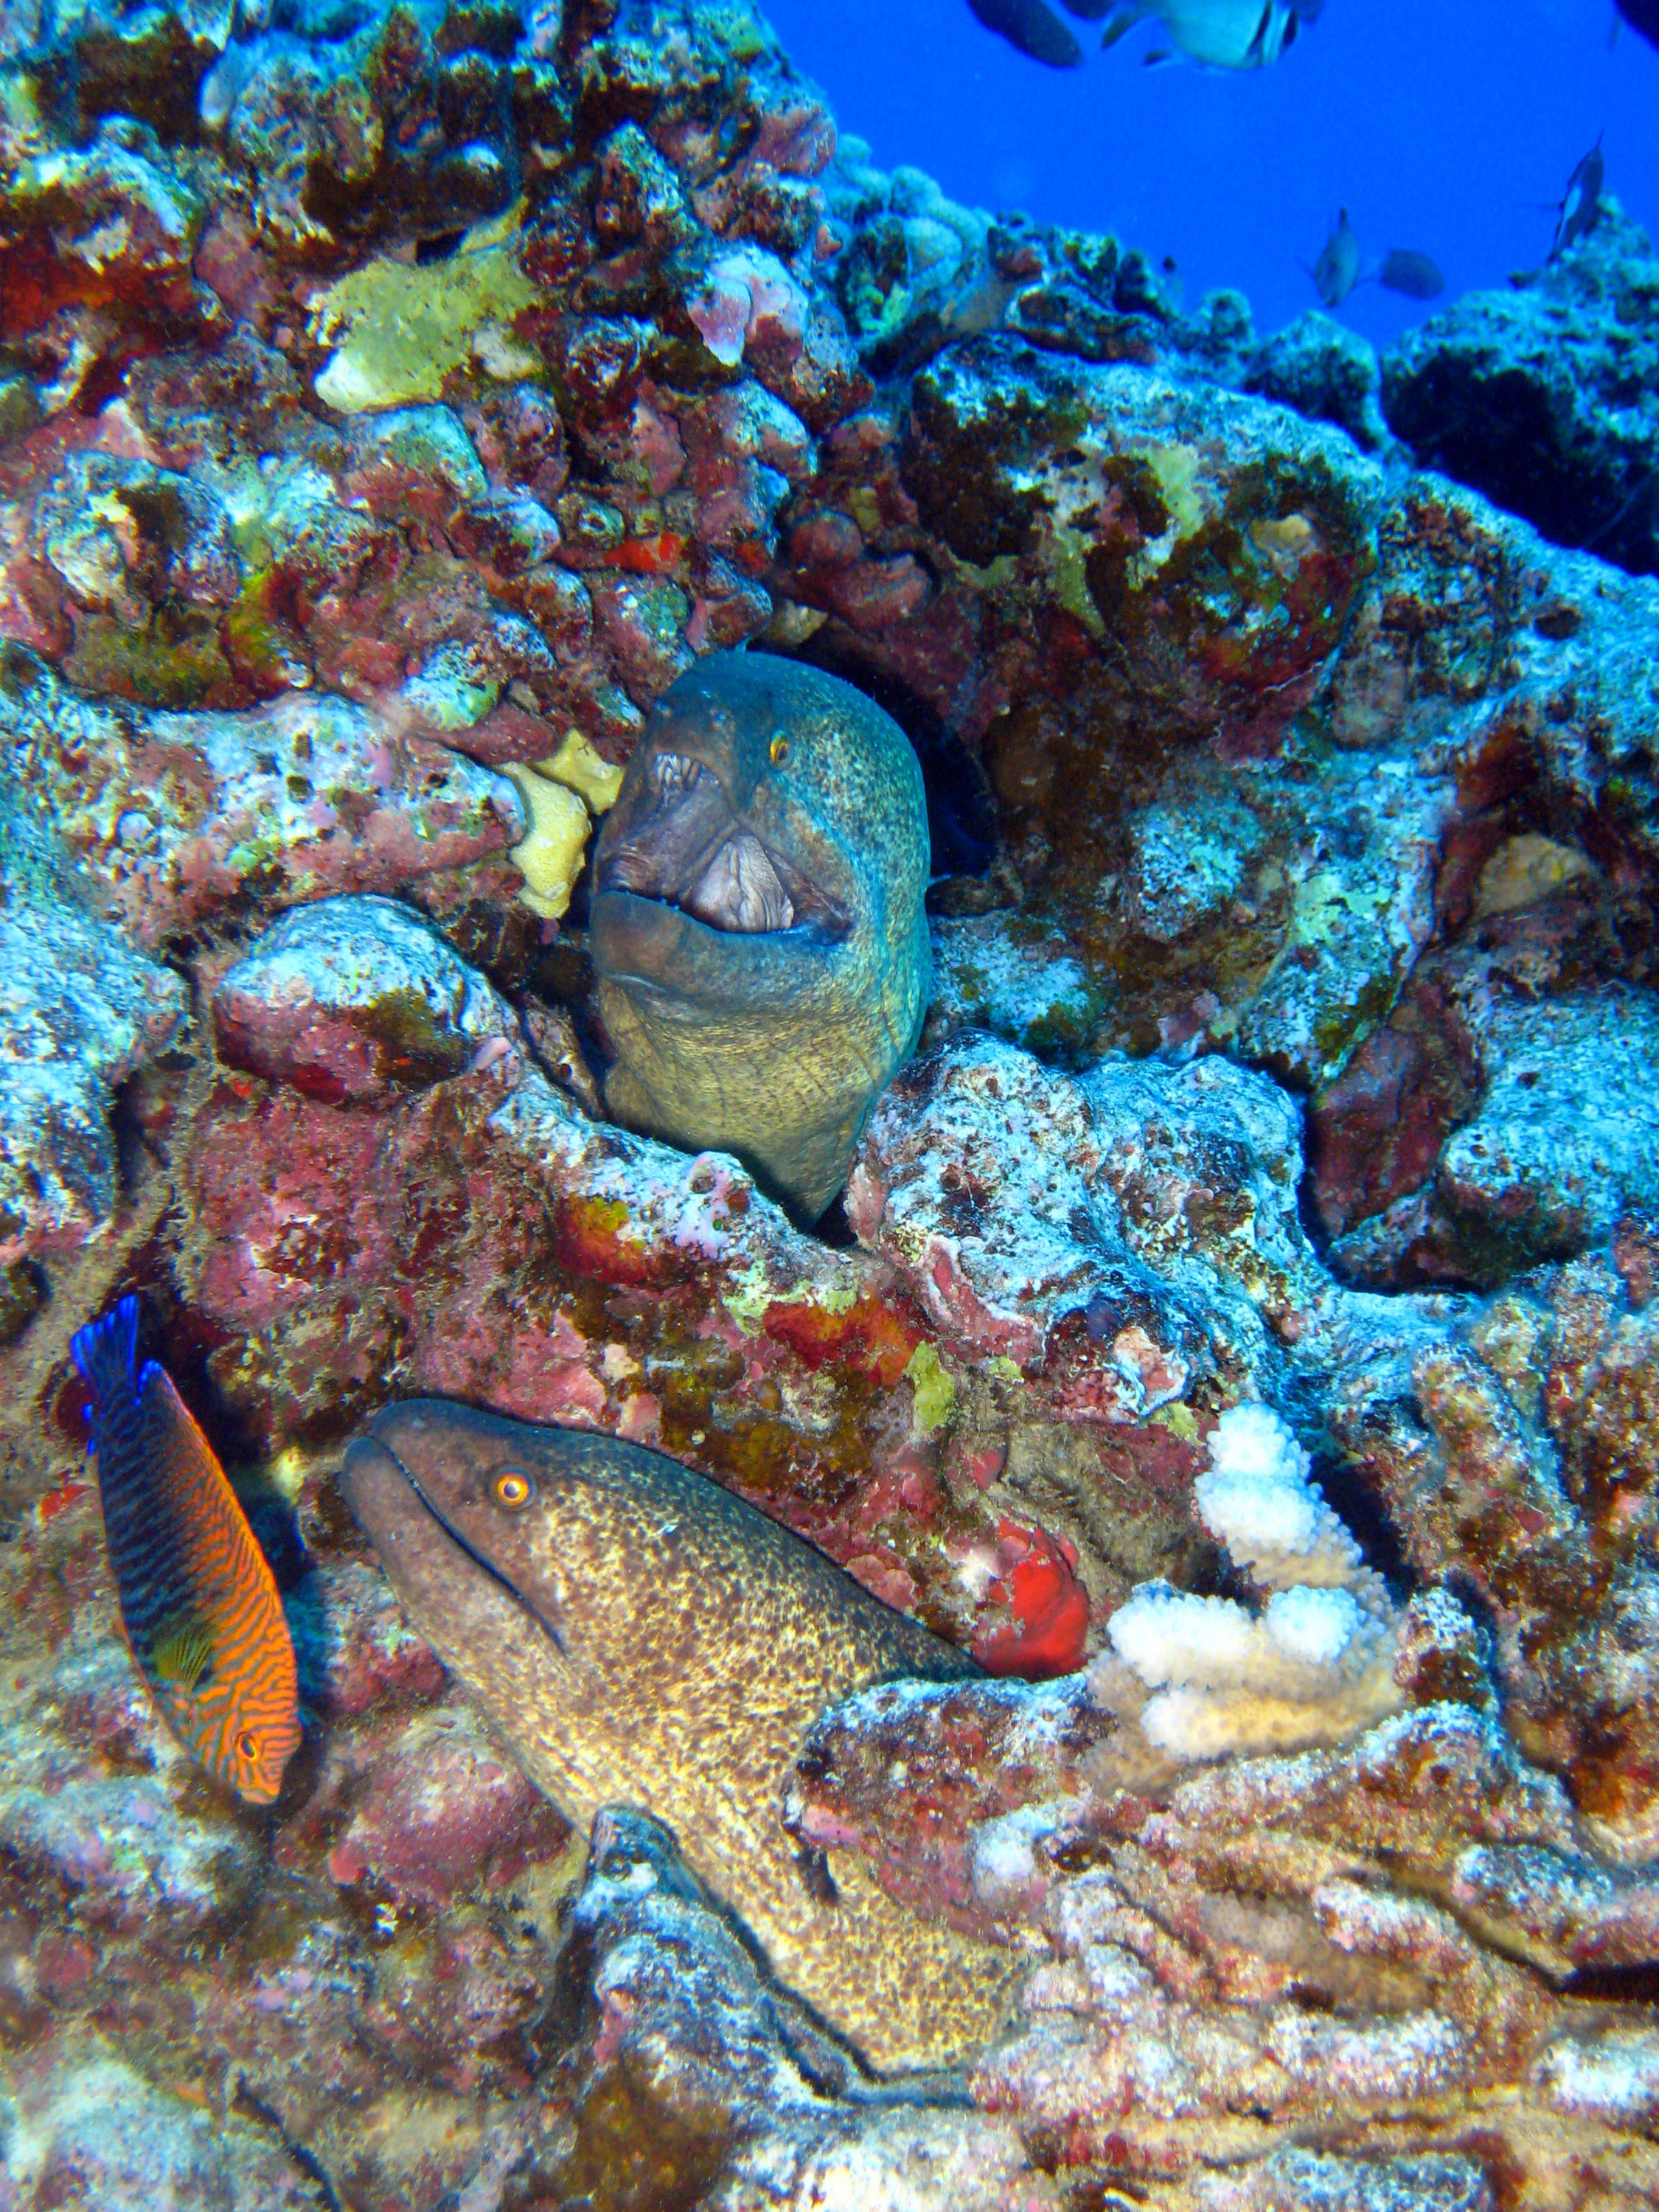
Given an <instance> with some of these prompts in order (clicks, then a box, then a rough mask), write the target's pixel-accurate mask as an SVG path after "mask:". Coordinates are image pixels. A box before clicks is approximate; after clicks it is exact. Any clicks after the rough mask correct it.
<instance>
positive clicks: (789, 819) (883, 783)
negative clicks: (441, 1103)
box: [589, 653, 928, 1221]
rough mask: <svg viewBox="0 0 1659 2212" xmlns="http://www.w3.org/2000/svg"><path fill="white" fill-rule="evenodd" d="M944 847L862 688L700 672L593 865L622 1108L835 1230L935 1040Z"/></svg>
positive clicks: (805, 678) (917, 776)
mask: <svg viewBox="0 0 1659 2212" xmlns="http://www.w3.org/2000/svg"><path fill="white" fill-rule="evenodd" d="M927 850H928V848H927V805H926V802H925V800H924V799H923V795H922V786H921V769H920V768H919V767H918V765H917V763H916V757H915V754H914V752H912V750H911V749H910V745H909V742H908V739H907V738H906V737H905V735H904V732H903V731H902V730H901V729H900V728H899V726H898V725H897V723H896V722H895V721H893V720H891V718H890V716H888V715H886V714H884V713H883V712H882V710H881V708H879V707H877V706H874V705H872V702H870V701H869V700H868V699H866V697H865V696H863V694H862V693H861V692H859V691H855V690H854V689H853V688H852V686H851V685H850V684H842V683H841V682H839V681H838V680H837V679H836V678H835V677H833V676H825V675H823V674H822V673H821V672H820V671H818V670H817V669H816V668H806V667H803V666H800V665H798V664H797V663H795V662H793V661H788V660H781V659H776V658H775V657H773V656H771V655H769V654H766V653H713V654H710V655H709V657H708V659H705V660H701V661H699V662H698V663H697V665H696V667H695V668H692V669H689V670H688V671H686V673H685V674H684V676H682V677H681V678H680V679H679V681H678V683H677V684H673V685H672V686H671V688H670V689H669V690H667V691H665V693H664V694H663V696H662V697H661V698H660V699H659V701H658V702H657V703H656V706H655V707H654V708H653V709H652V714H651V719H650V720H649V721H648V722H647V725H646V728H645V733H644V735H643V737H642V738H641V740H640V744H639V746H638V749H637V750H636V751H635V755H634V757H633V759H632V760H631V761H630V762H629V768H628V773H627V775H626V776H625V777H624V778H623V787H622V790H621V793H619V795H618V797H617V804H616V805H615V806H614V807H613V808H612V809H611V812H610V813H609V814H608V815H607V816H606V817H605V826H604V829H602V830H601V832H600V835H599V843H598V847H597V848H596V850H595V854H594V863H593V897H592V915H591V925H590V933H589V934H590V942H591V945H592V954H593V962H594V966H595V968H596V969H597V970H598V973H599V1013H600V1018H601V1019H602V1020H603V1022H604V1024H605V1030H606V1033H607V1034H608V1036H609V1037H610V1040H611V1046H612V1048H613V1050H614V1051H615V1053H616V1055H617V1057H616V1063H615V1065H614V1066H612V1068H611V1073H610V1075H609V1076H608V1078H607V1079H606V1082H605V1103H606V1104H607V1105H608V1106H609V1108H610V1109H611V1113H612V1114H613V1115H615V1116H616V1117H617V1120H618V1121H623V1122H625V1123H626V1124H627V1125H628V1126H629V1127H630V1128H635V1129H641V1130H643V1131H645V1132H646V1133H648V1134H650V1135H652V1136H658V1137H665V1138H667V1139H668V1140H669V1141H670V1142H671V1143H672V1144H676V1145H682V1146H686V1147H687V1148H688V1149H690V1150H693V1151H702V1150H703V1149H704V1148H705V1147H718V1148H720V1150H723V1151H726V1152H736V1153H737V1154H738V1157H739V1158H741V1159H742V1160H743V1161H744V1163H745V1164H746V1165H747V1166H748V1167H749V1168H750V1170H751V1171H752V1172H753V1173H754V1174H755V1175H756V1176H757V1177H758V1178H759V1180H760V1181H761V1182H763V1184H764V1185H765V1187H766V1188H768V1189H769V1190H770V1191H771V1192H772V1193H773V1194H774V1195H775V1196H777V1197H779V1198H781V1199H782V1200H784V1201H785V1203H786V1204H787V1205H788V1206H791V1207H792V1208H793V1210H794V1211H795V1212H796V1213H797V1214H798V1215H799V1217H800V1218H802V1219H804V1220H808V1221H811V1220H814V1219H816V1218H817V1216H818V1215H819V1214H820V1213H822V1212H823V1209H824V1207H825V1206H828V1205H829V1201H830V1200H831V1199H833V1198H834V1197H835V1195H836V1192H837V1191H839V1189H840V1188H841V1187H842V1182H844V1181H845V1179H846V1175H847V1170H848V1163H849V1162H850V1161H851V1158H852V1156H853V1147H854V1144H855V1143H856V1142H857V1139H858V1133H859V1130H860V1127H862V1125H863V1121H864V1117H865V1115H866V1114H867V1113H868V1111H869V1109H870V1108H871V1106H872V1103H874V1101H875V1099H876V1098H877V1097H878V1095H879V1094H880V1092H881V1091H883V1090H884V1088H885V1086H886V1085H887V1084H888V1083H889V1082H890V1079H891V1078H892V1076H893V1073H894V1071H895V1070H896V1068H897V1067H898V1066H900V1064H901V1063H902V1061H903V1060H905V1059H906V1057H907V1056H908V1054H909V1053H910V1051H911V1050H912V1048H914V1046H915V1041H916V1035H917V1032H918V1030H920V1028H921V1017H922V1012H923V1010H924V1008H925V1006H926V1005H927V979H928V949H927V919H926V916H925V915H924V914H923V912H922V896H923V893H924V892H925V891H926V890H927Z"/></svg>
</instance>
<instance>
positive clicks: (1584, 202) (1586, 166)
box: [1550, 9, 1659, 260]
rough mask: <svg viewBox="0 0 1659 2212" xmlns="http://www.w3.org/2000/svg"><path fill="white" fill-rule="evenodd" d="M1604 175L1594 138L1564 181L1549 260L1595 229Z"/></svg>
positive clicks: (1598, 149) (1605, 177)
mask: <svg viewBox="0 0 1659 2212" xmlns="http://www.w3.org/2000/svg"><path fill="white" fill-rule="evenodd" d="M1656 13H1659V9H1656ZM1606 179H1607V163H1606V161H1604V160H1603V159H1602V155H1601V140H1600V139H1599V138H1598V139H1597V140H1596V142H1595V144H1594V145H1593V146H1592V147H1591V148H1590V149H1589V153H1588V154H1586V155H1585V156H1584V158H1583V161H1581V162H1580V163H1579V164H1578V167H1577V168H1576V169H1575V170H1574V171H1573V173H1572V174H1571V176H1570V177H1569V178H1568V179H1567V189H1566V191H1565V192H1563V194H1562V195H1561V211H1560V220H1559V222H1557V224H1556V226H1555V243H1554V245H1553V246H1551V248H1550V258H1551V259H1552V260H1553V258H1555V256H1556V255H1557V254H1558V253H1564V252H1565V251H1566V249H1567V247H1568V246H1574V245H1577V241H1578V240H1580V239H1581V238H1586V237H1588V236H1589V233H1590V232H1591V231H1593V230H1594V229H1595V222H1596V218H1597V216H1599V215H1600V214H1601V186H1602V185H1603V183H1604V182H1605V181H1606Z"/></svg>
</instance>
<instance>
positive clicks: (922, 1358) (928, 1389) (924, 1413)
mask: <svg viewBox="0 0 1659 2212" xmlns="http://www.w3.org/2000/svg"><path fill="white" fill-rule="evenodd" d="M904 1372H905V1374H906V1376H908V1378H909V1383H910V1387H911V1389H912V1390H913V1391H914V1392H915V1403H914V1405H913V1406H912V1407H911V1412H910V1432H911V1434H912V1435H913V1436H915V1437H932V1436H937V1435H938V1433H939V1431H940V1430H941V1429H942V1428H943V1427H944V1426H945V1423H946V1422H947V1421H948V1420H949V1419H950V1418H951V1413H952V1412H953V1410H954V1409H955V1407H956V1402H957V1386H956V1384H955V1383H954V1382H953V1381H952V1380H951V1377H950V1376H948V1375H947V1374H946V1373H945V1370H944V1368H943V1367H942V1366H940V1364H939V1353H938V1352H937V1351H936V1350H935V1348H934V1347H933V1346H932V1345H931V1344H919V1345H918V1346H916V1348H915V1351H914V1352H912V1353H911V1354H910V1358H909V1360H908V1364H907V1365H906V1367H905V1370H904Z"/></svg>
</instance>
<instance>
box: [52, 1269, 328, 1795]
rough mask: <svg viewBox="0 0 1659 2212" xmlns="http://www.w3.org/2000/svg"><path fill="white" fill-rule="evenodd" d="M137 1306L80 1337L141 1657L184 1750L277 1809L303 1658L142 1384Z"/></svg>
mask: <svg viewBox="0 0 1659 2212" xmlns="http://www.w3.org/2000/svg"><path fill="white" fill-rule="evenodd" d="M137 1340H138V1301H137V1298H134V1297H125V1298H123V1299H122V1301H121V1303H120V1304H119V1305H118V1306H117V1307H116V1309H115V1310H114V1312H113V1313H112V1314H106V1316H104V1318H103V1319H102V1320H101V1321H96V1322H88V1325H87V1326H86V1328H82V1329H80V1330H78V1331H77V1332H76V1336H75V1339H74V1341H73V1343H72V1344H71V1346H70V1350H71V1352H73V1353H74V1356H75V1364H76V1366H77V1367H78V1368H79V1369H80V1370H81V1372H82V1375H83V1376H85V1377H86V1380H87V1383H88V1386H89V1387H90V1389H91V1391H92V1394H93V1399H94V1419H93V1442H94V1448H95V1449H96V1451H97V1454H98V1496H99V1502H100V1504H101V1506H102V1508H103V1515H104V1542H105V1545H106V1547H107V1549H108V1552H109V1559H110V1566H111V1568H112V1571H113V1573H114V1576H115V1593H116V1597H117V1600H118V1603H119V1606H120V1609H121V1626H122V1627H123V1628H124V1629H125V1632H126V1638H127V1642H128V1644H130V1646H131V1650H132V1656H133V1657H134V1659H135V1660H136V1661H137V1663H138V1667H139V1669H140V1671H141V1673H142V1674H143V1677H144V1680H145V1682H146V1684H147V1685H148V1686H149V1692H150V1695H151V1696H152V1697H153V1698H154V1699H155V1702H156V1704H157V1705H158V1706H159V1707H160V1708H161V1712H162V1713H163V1714H164V1716H165V1717H166V1718H167V1723H168V1725H169V1726H170V1727H171V1728H172V1729H173V1733H174V1735H177V1736H178V1738H179V1741H180V1742H181V1743H182V1744H183V1745H184V1746H185V1749H186V1750H187V1751H189V1752H190V1753H191V1755H192V1756H193V1757H194V1758H196V1759H199V1760H200V1761H201V1763H202V1765H204V1767H206V1769H207V1770H208V1771H209V1773H210V1774H211V1775H213V1776H214V1777H215V1778H216V1779H217V1780H218V1781H220V1782H222V1783H224V1784H227V1785H228V1787H229V1788H230V1789H232V1790H235V1791H236V1793H237V1795H238V1796H240V1797H245V1798H246V1800H247V1802H249V1803H250V1804H251V1805H268V1804H270V1802H271V1801H272V1799H273V1798H274V1797H275V1796H276V1793H277V1791H278V1790H279V1789H280V1788H281V1786H282V1780H283V1767H284V1766H285V1765H287V1764H288V1761H289V1758H290V1756H291V1755H292V1754H293V1753H294V1751H295V1748H296V1747H297V1746H298V1744H299V1741H300V1719H299V1690H298V1683H297V1680H296V1676H295V1665H294V1645H293V1643H292V1641H291V1640H290V1638H289V1632H288V1623H287V1621H286V1620H284V1618H283V1604H282V1600H281V1599H280V1598H279V1597H278V1595H277V1594H276V1582H275V1580H274V1579H273V1578H272V1576H271V1571H270V1567H269V1566H268V1565H266V1563H265V1559H264V1553H262V1552H261V1551H260V1549H259V1547H258V1545H257V1544H256V1543H255V1542H254V1541H253V1536H252V1531H251V1530H250V1529H249V1528H248V1524H247V1520H246V1516H245V1515H244V1513H243V1511H242V1509H241V1507H240V1505H239V1504H237V1502H236V1498H235V1494H234V1492H233V1491H232V1489H231V1486H230V1485H229V1484H228V1482H227V1481H226V1480H225V1477H224V1471H223V1469H222V1468H221V1467H220V1465H219V1462H218V1461H217V1460H216V1458H215V1457H214V1455H213V1450H212V1448H211V1446H210V1444H209V1443H208V1440H207V1438H206V1437H204V1435H203V1434H202V1431H200V1429H198V1428H197V1425H196V1423H195V1422H194V1420H192V1419H191V1415H190V1413H188V1411H187V1410H186V1408H185V1403H184V1401H183V1400H182V1399H181V1398H180V1397H179V1393H178V1392H177V1391H176V1390H175V1389H173V1381H172V1377H171V1376H169V1375H168V1374H167V1370H166V1369H165V1368H162V1367H158V1366H157V1365H156V1364H155V1361H154V1360H153V1359H152V1360H148V1361H146V1363H145V1364H144V1367H143V1370H142V1372H140V1371H137Z"/></svg>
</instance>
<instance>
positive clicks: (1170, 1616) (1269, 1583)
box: [1108, 1406, 1401, 1759]
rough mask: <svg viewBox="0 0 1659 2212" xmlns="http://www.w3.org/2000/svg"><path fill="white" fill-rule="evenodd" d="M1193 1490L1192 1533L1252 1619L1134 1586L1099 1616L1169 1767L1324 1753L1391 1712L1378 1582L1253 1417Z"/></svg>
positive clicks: (1228, 1438) (1228, 1428) (1387, 1608)
mask: <svg viewBox="0 0 1659 2212" xmlns="http://www.w3.org/2000/svg"><path fill="white" fill-rule="evenodd" d="M1210 1459H1211V1467H1210V1470H1209V1472H1208V1473H1207V1474H1201V1475H1200V1476H1199V1478H1198V1480H1197V1481H1196V1482H1195V1483H1194V1486H1193V1502H1194V1505H1195V1506H1196V1508H1197V1510H1198V1512H1199V1516H1200V1519H1201V1520H1202V1521H1203V1522H1204V1525H1205V1526H1206V1528H1208V1530H1209V1531H1210V1533H1211V1534H1212V1536H1214V1537H1215V1538H1216V1539H1217V1540H1218V1541H1219V1542H1221V1543H1223V1544H1225V1546H1226V1547H1227V1549H1228V1551H1229V1553H1231V1556H1232V1559H1233V1560H1234V1562H1235V1564H1236V1565H1238V1566H1241V1567H1244V1568H1247V1569H1248V1570H1249V1572H1250V1574H1251V1576H1252V1577H1254V1579H1255V1581H1256V1582H1257V1583H1259V1584H1260V1585H1261V1588H1262V1589H1265V1590H1267V1591H1268V1592H1269V1593H1270V1595H1269V1596H1268V1599H1267V1604H1266V1605H1265V1606H1264V1607H1262V1608H1261V1612H1259V1613H1255V1612H1252V1611H1251V1610H1250V1609H1249V1607H1246V1606H1243V1605H1239V1604H1237V1603H1236V1602H1235V1601H1234V1600H1232V1599H1231V1598H1219V1597H1194V1596H1191V1595H1188V1594H1187V1593H1185V1592H1183V1591H1181V1590H1176V1589H1171V1588H1170V1584H1169V1583H1162V1582H1158V1583H1142V1584H1141V1586H1140V1587H1139V1589H1137V1590H1135V1591H1134V1592H1133V1595H1131V1596H1130V1597H1129V1599H1128V1601H1127V1603H1125V1604H1124V1605H1122V1606H1121V1607H1119V1608H1118V1610H1117V1612H1116V1613H1114V1614H1113V1616H1112V1620H1111V1623H1110V1626H1109V1630H1108V1633H1109V1636H1110V1638H1111V1640H1112V1644H1113V1648H1114V1649H1115V1651H1116V1653H1117V1655H1118V1656H1119V1658H1120V1659H1121V1660H1122V1661H1123V1662H1124V1663H1125V1665H1127V1667H1128V1668H1130V1669H1131V1670H1132V1672H1133V1674H1135V1675H1136V1676H1138V1678H1139V1680H1140V1681H1141V1683H1142V1684H1143V1685H1144V1686H1146V1688H1147V1689H1149V1690H1151V1691H1152V1692H1154V1694H1153V1695H1152V1697H1151V1698H1150V1699H1148V1701H1147V1703H1146V1705H1145V1707H1144V1708H1143V1709H1142V1711H1141V1715H1140V1725H1141V1727H1142V1729H1144V1730H1145V1732H1146V1735H1147V1736H1148V1737H1150V1739H1151V1740H1152V1742H1154V1743H1155V1744H1157V1745H1158V1746H1159V1747H1160V1748H1161V1749H1163V1750H1164V1751H1167V1752H1169V1753H1171V1754H1172V1755H1173V1756H1174V1757H1176V1758H1177V1759H1214V1758H1218V1757H1219V1756H1220V1755H1221V1754H1222V1753H1225V1752H1231V1751H1288V1750H1295V1749H1297V1748H1299V1747H1302V1746H1304V1745H1306V1744H1313V1743H1331V1742H1334V1741H1339V1740H1340V1738H1341V1737H1343V1736H1346V1735H1352V1734H1353V1733H1354V1732H1355V1731H1356V1730H1358V1729H1363V1728H1366V1727H1369V1726H1370V1723H1372V1722H1373V1721H1376V1720H1380V1719H1381V1718H1382V1717H1383V1715H1384V1714H1386V1713H1390V1712H1393V1711H1395V1710H1396V1709H1397V1707H1398V1706H1399V1705H1400V1704H1401V1693H1400V1691H1399V1689H1398V1688H1397V1686H1396V1685H1395V1680H1394V1662H1395V1647H1396V1641H1397V1629H1398V1620H1397V1616H1396V1614H1395V1610H1394V1607H1393V1606H1392V1605H1391V1604H1390V1602H1389V1596H1388V1593H1387V1591H1386V1589H1384V1588H1383V1583H1382V1580H1381V1578H1380V1577H1378V1576H1377V1575H1376V1574H1374V1573H1373V1572H1372V1571H1371V1570H1370V1568H1368V1567H1367V1566H1366V1565H1365V1564H1364V1559H1363V1557H1362V1556H1361V1553H1360V1550H1359V1547H1358V1544H1356V1543H1355V1541H1354V1540H1353V1538H1352V1535H1351V1534H1350V1533H1349V1532H1348V1530H1347V1529H1346V1528H1345V1527H1344V1525H1343V1523H1342V1522H1341V1521H1340V1519H1339V1518H1338V1516H1336V1514H1335V1513H1334V1512H1333V1511H1332V1510H1331V1508H1330V1507H1329V1506H1328V1504H1326V1503H1325V1500H1324V1498H1322V1495H1321V1494H1320V1492H1319V1491H1318V1490H1317V1489H1316V1486H1314V1485H1313V1484H1312V1483H1310V1481H1309V1480H1308V1468H1309V1461H1308V1455H1307V1454H1306V1453H1305V1452H1304V1450H1303V1449H1302V1448H1301V1446H1300V1445H1299V1444H1298V1443H1297V1441H1296V1438H1295V1437H1293V1436H1292V1435H1291V1431H1290V1430H1289V1429H1288V1428H1287V1427H1286V1426H1285V1423H1284V1422H1283V1421H1281V1420H1280V1419H1279V1416H1278V1415H1277V1414H1276V1413H1271V1412H1269V1411H1268V1409H1267V1407H1265V1406H1235V1407H1232V1408H1231V1410H1230V1411H1229V1412H1227V1413H1224V1414H1223V1415H1222V1417H1221V1419H1220V1421H1219V1422H1218V1424H1217V1426H1216V1429H1215V1432H1214V1434H1213V1435H1212V1437H1211V1438H1210Z"/></svg>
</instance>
